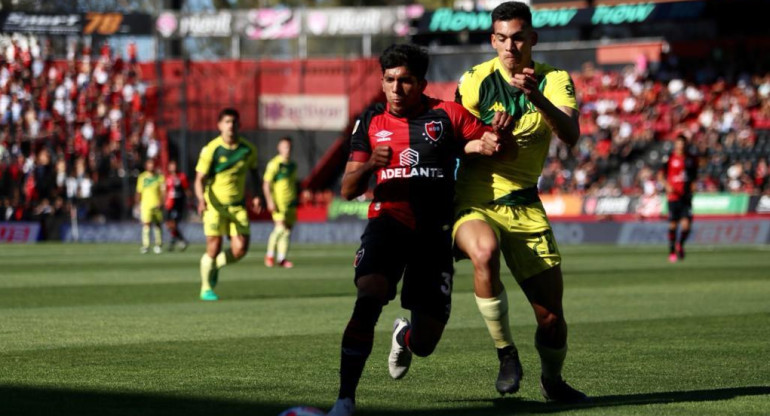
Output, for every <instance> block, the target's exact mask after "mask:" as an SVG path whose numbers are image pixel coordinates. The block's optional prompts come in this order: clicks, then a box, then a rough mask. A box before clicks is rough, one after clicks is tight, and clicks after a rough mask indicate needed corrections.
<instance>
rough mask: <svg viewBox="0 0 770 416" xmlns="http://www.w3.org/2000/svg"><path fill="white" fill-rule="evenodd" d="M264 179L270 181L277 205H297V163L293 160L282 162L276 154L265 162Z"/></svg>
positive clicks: (283, 206)
mask: <svg viewBox="0 0 770 416" xmlns="http://www.w3.org/2000/svg"><path fill="white" fill-rule="evenodd" d="M263 179H264V181H265V182H269V183H270V192H271V194H272V195H273V201H275V205H277V206H278V207H282V208H286V207H290V206H296V205H297V163H296V162H294V161H293V160H289V161H288V162H284V160H283V158H282V157H281V156H280V155H278V156H276V157H274V158H272V159H271V160H270V162H268V163H267V167H266V168H265V176H264V178H263Z"/></svg>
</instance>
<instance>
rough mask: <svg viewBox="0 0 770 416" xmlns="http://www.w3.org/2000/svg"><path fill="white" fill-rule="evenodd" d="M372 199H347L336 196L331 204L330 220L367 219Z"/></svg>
mask: <svg viewBox="0 0 770 416" xmlns="http://www.w3.org/2000/svg"><path fill="white" fill-rule="evenodd" d="M369 202H370V201H345V200H344V199H339V198H334V199H333V200H332V203H331V204H329V211H328V212H329V214H328V215H329V217H328V218H329V220H330V221H334V220H365V219H367V216H368V215H369Z"/></svg>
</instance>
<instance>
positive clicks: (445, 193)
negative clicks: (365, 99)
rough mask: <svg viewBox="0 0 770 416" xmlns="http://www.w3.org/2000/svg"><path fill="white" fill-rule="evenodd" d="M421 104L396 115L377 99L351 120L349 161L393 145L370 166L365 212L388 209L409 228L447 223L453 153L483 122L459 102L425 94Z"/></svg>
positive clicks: (475, 136) (478, 133)
mask: <svg viewBox="0 0 770 416" xmlns="http://www.w3.org/2000/svg"><path fill="white" fill-rule="evenodd" d="M423 104H424V106H423V109H424V110H423V111H422V112H421V113H420V114H418V115H414V116H411V117H409V118H401V117H396V116H394V115H393V114H391V113H390V112H389V111H388V108H387V105H386V104H383V103H378V104H375V105H373V106H371V107H369V108H368V109H367V110H366V111H364V112H363V113H362V114H361V116H360V117H359V119H358V120H357V121H356V126H355V128H354V129H353V136H352V139H351V151H350V157H349V160H350V161H355V162H366V161H368V160H369V157H370V156H371V154H372V149H374V148H375V147H377V146H390V148H391V149H392V150H393V157H392V158H391V160H390V163H389V164H388V166H385V167H383V168H381V169H378V170H377V171H375V172H374V175H375V176H376V179H377V185H376V186H375V188H374V199H373V201H372V203H371V204H370V205H369V218H375V217H378V216H380V215H389V216H391V217H392V218H394V219H396V220H398V221H400V222H401V223H403V224H405V225H407V226H409V227H410V228H417V227H418V226H420V227H421V226H422V225H423V224H424V225H426V226H433V225H447V224H451V221H452V201H453V197H454V169H455V165H456V158H457V156H458V155H459V154H460V152H462V149H463V147H464V145H465V141H467V140H475V139H479V138H481V136H482V135H483V134H484V132H485V131H488V130H489V127H486V126H484V124H483V123H481V121H479V120H478V119H477V118H476V117H474V116H473V115H472V114H471V113H470V112H468V110H466V109H465V108H463V106H461V105H460V104H457V103H454V102H449V101H441V100H437V99H435V98H431V97H427V96H423Z"/></svg>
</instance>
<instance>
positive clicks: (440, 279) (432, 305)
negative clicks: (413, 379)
mask: <svg viewBox="0 0 770 416" xmlns="http://www.w3.org/2000/svg"><path fill="white" fill-rule="evenodd" d="M353 266H354V267H355V269H356V272H355V278H356V280H357V279H358V278H359V277H361V276H366V275H370V274H382V275H384V276H386V277H387V279H388V283H389V292H388V299H389V300H393V299H395V298H396V293H397V286H398V282H399V281H400V280H401V277H402V276H403V277H404V284H403V286H402V287H401V307H403V308H404V309H409V310H410V311H412V312H420V313H424V314H426V315H428V316H430V317H432V318H435V319H437V320H439V321H441V322H443V323H446V322H447V321H448V320H449V314H450V311H451V309H452V278H453V276H454V267H453V264H452V230H451V227H448V229H446V230H443V229H441V227H436V228H435V229H434V230H431V231H417V230H412V229H410V228H409V227H407V226H406V225H404V224H402V223H400V222H398V221H396V220H394V219H393V218H391V217H387V216H382V217H379V218H373V219H371V220H369V224H368V225H367V226H366V230H364V234H363V235H362V236H361V247H360V248H359V249H358V251H357V252H356V257H355V260H354V261H353Z"/></svg>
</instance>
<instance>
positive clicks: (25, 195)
mask: <svg viewBox="0 0 770 416" xmlns="http://www.w3.org/2000/svg"><path fill="white" fill-rule="evenodd" d="M0 44H2V47H0V214H2V216H1V217H0V221H13V220H17V221H18V220H32V219H41V220H43V221H45V220H46V219H48V218H62V217H66V218H69V216H70V215H71V214H72V215H77V217H79V218H80V219H88V220H100V219H105V218H119V217H120V212H121V210H122V209H123V208H122V206H121V205H122V204H124V201H121V200H120V195H121V193H120V188H121V181H122V177H123V176H124V175H127V174H129V173H128V172H125V171H124V169H123V168H122V166H123V164H122V161H121V158H122V157H123V154H122V151H121V150H122V149H121V142H122V141H123V136H124V135H125V136H126V145H125V148H126V149H125V150H126V151H125V156H126V159H127V162H128V164H127V165H126V166H129V167H130V168H129V170H130V171H134V170H135V171H136V172H138V171H140V170H141V166H142V162H143V159H144V158H146V157H154V156H155V155H156V154H157V153H158V151H159V148H158V143H157V141H156V139H155V137H154V131H153V130H154V129H153V123H152V121H150V119H148V118H147V117H146V114H145V106H146V87H145V86H144V85H143V83H142V82H141V81H140V78H139V75H140V74H139V73H138V71H139V67H138V65H137V60H136V49H135V47H134V46H133V45H131V46H129V48H128V54H127V55H128V60H124V59H123V58H121V57H120V56H119V55H120V54H116V53H115V51H113V50H112V49H111V48H110V46H109V44H107V43H104V44H103V45H101V46H100V49H99V51H98V53H95V54H92V51H91V50H90V48H89V47H87V46H86V47H82V49H81V51H80V53H76V49H75V48H76V46H75V45H71V46H70V49H69V50H68V56H67V59H66V61H65V62H61V61H54V60H53V59H52V54H51V51H50V47H49V45H47V44H45V43H43V44H39V43H38V42H37V41H36V39H35V38H34V37H31V38H24V37H21V38H2V39H0ZM134 176H135V175H134ZM100 199H101V200H100ZM97 202H99V203H98V204H97ZM97 205H98V206H99V207H100V208H99V209H96V208H94V207H96V206H97ZM71 208H72V209H71ZM43 228H47V227H43ZM54 228H55V227H54Z"/></svg>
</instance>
